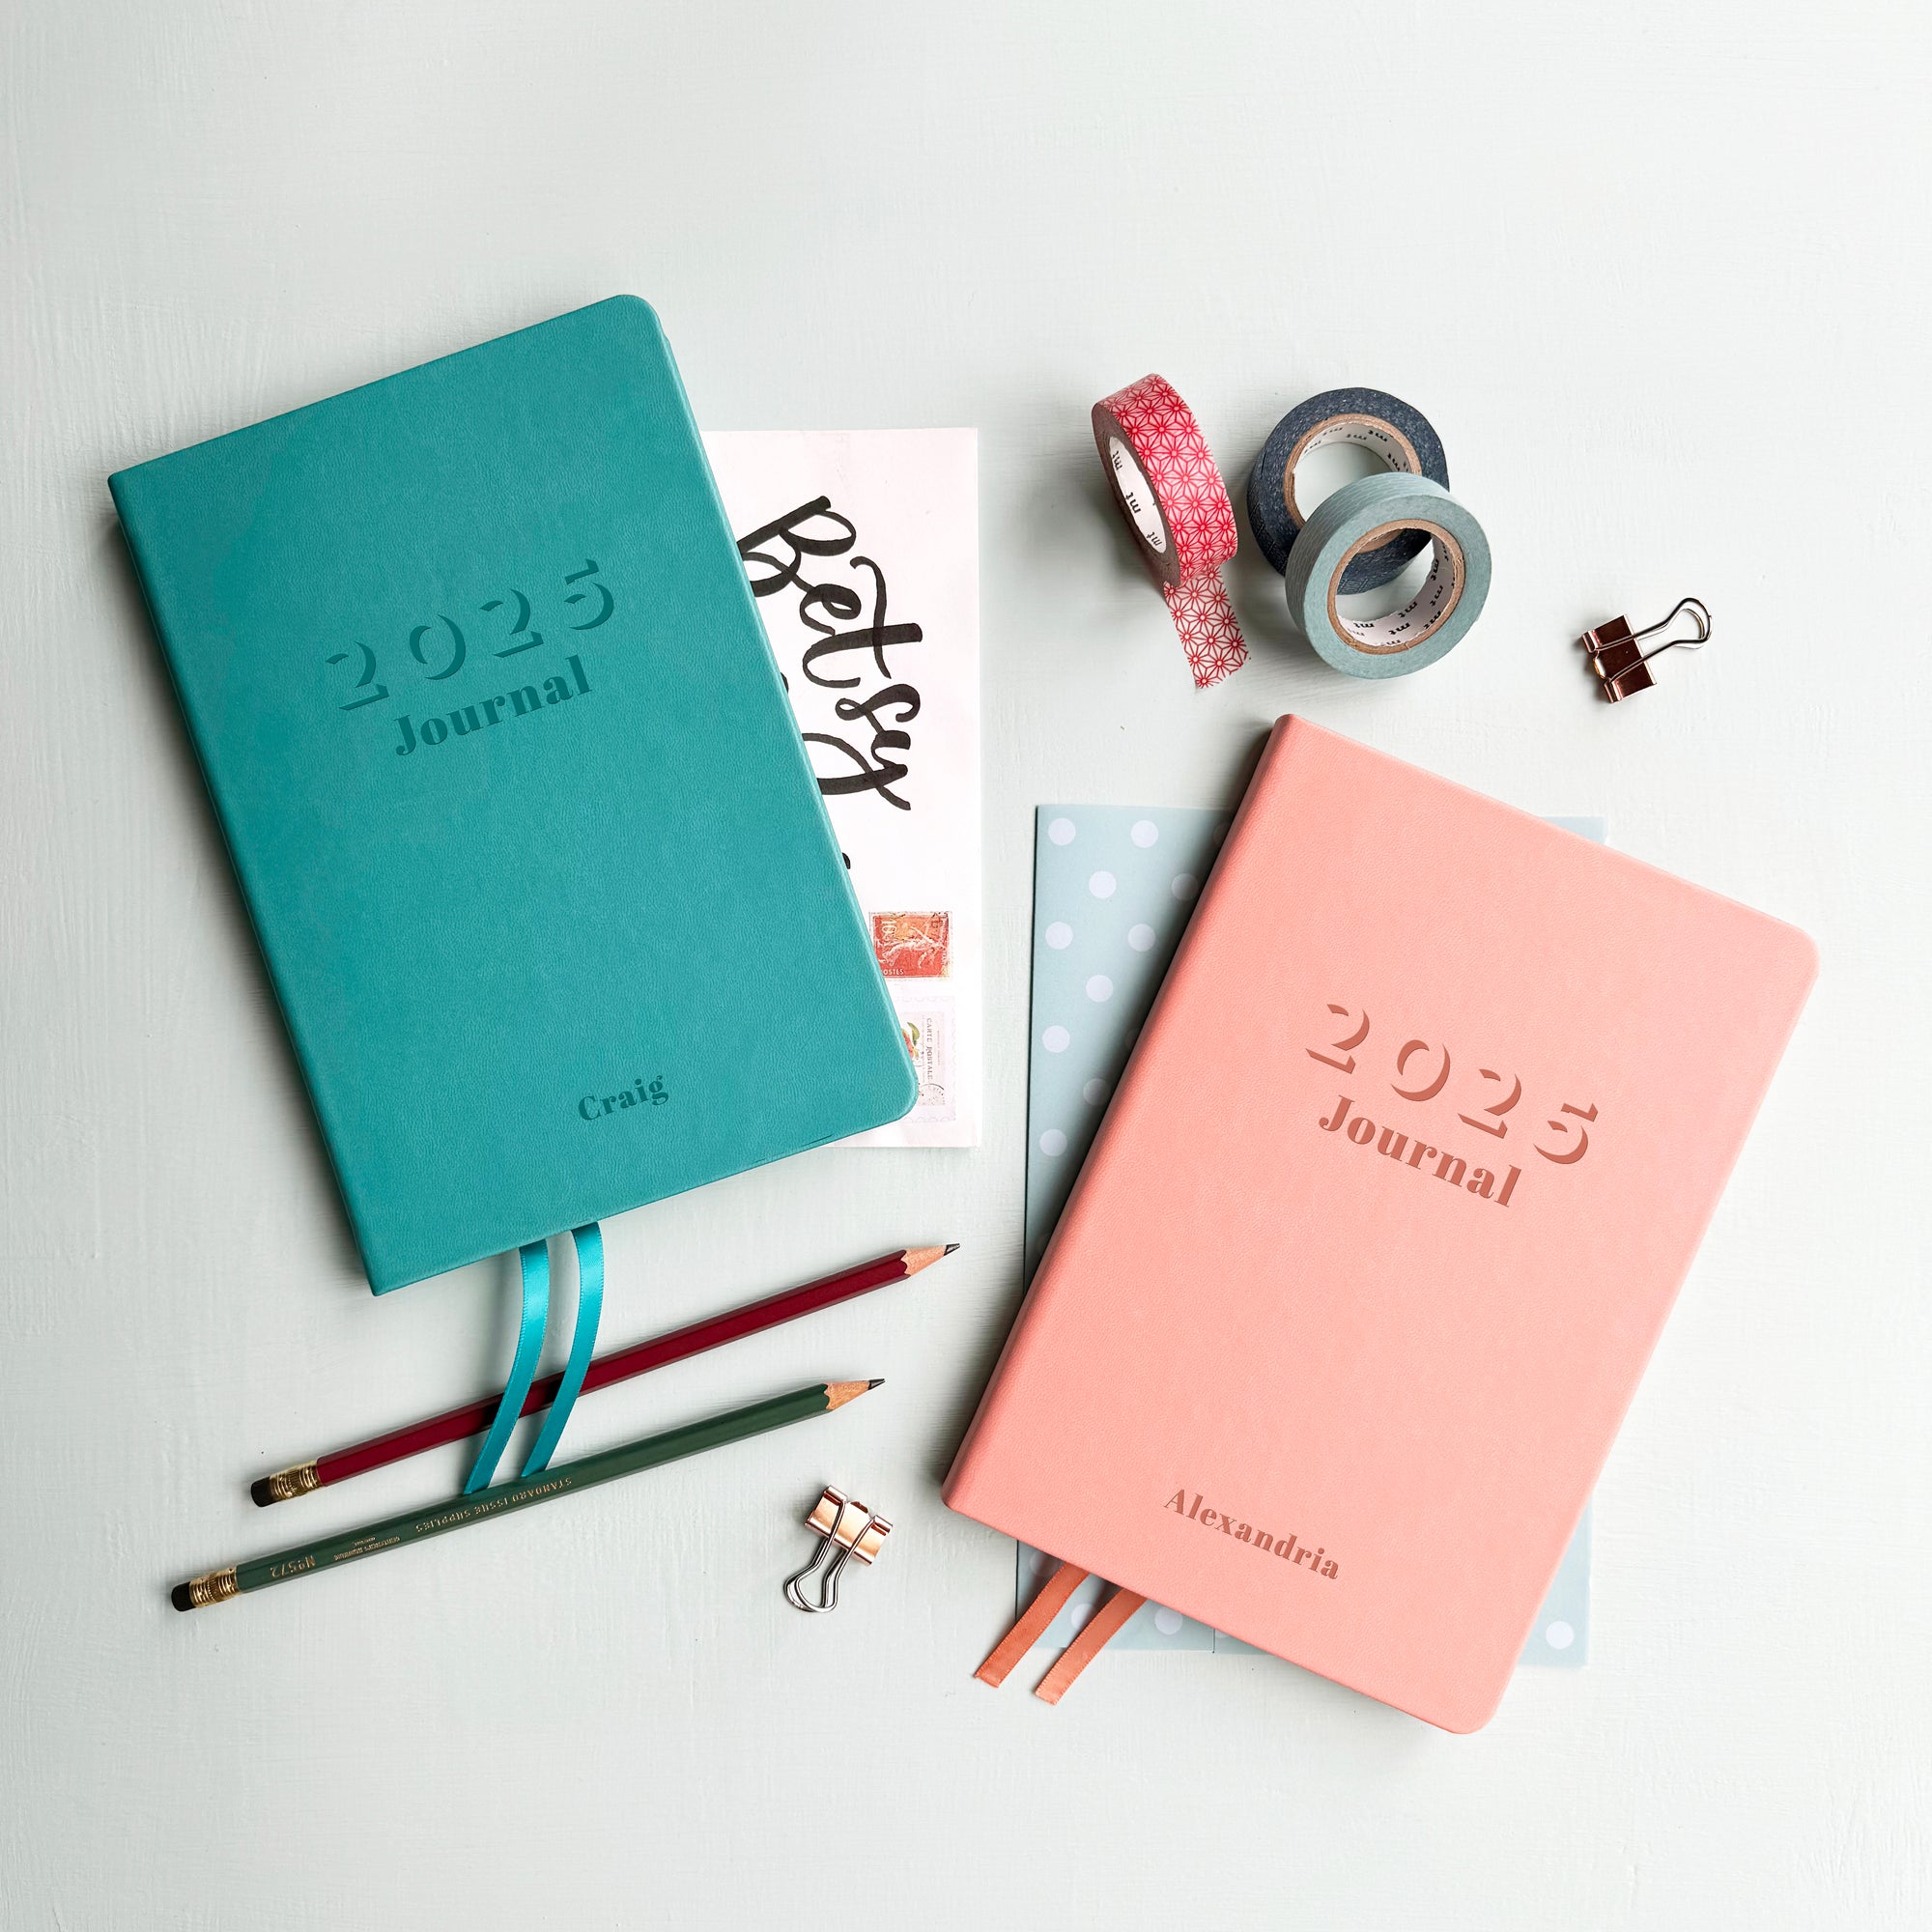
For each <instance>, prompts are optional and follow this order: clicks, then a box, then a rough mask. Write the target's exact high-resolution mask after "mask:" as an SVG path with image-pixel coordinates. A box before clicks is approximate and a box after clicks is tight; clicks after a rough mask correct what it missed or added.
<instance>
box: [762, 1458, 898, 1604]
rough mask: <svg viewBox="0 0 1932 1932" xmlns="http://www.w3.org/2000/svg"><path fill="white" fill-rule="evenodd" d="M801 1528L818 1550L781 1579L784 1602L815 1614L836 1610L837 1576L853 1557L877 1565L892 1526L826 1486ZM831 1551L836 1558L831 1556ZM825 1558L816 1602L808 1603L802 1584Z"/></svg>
mask: <svg viewBox="0 0 1932 1932" xmlns="http://www.w3.org/2000/svg"><path fill="white" fill-rule="evenodd" d="M805 1526H806V1528H808V1529H810V1530H812V1531H814V1532H815V1533H816V1535H817V1537H818V1548H817V1550H816V1551H815V1552H814V1553H813V1555H812V1559H811V1561H810V1563H808V1564H807V1565H806V1566H805V1568H804V1569H803V1570H795V1571H793V1573H792V1574H791V1575H790V1576H789V1577H786V1578H785V1602H786V1603H788V1604H789V1605H791V1606H792V1608H793V1609H795V1610H806V1611H809V1612H810V1613H811V1614H813V1615H816V1614H817V1613H818V1612H819V1611H820V1610H836V1609H837V1608H838V1573H839V1572H840V1571H841V1570H843V1569H844V1567H845V1566H846V1564H847V1563H849V1562H851V1561H852V1559H853V1558H854V1557H857V1558H858V1560H859V1561H860V1562H861V1563H864V1564H867V1565H870V1564H872V1563H875V1562H877V1561H878V1556H879V1551H880V1549H881V1548H884V1547H885V1541H886V1538H887V1537H889V1536H890V1535H891V1534H892V1533H893V1526H892V1524H891V1523H889V1522H888V1521H887V1520H885V1518H884V1517H882V1516H875V1515H874V1514H873V1513H872V1512H871V1511H870V1510H869V1509H867V1507H866V1505H865V1504H864V1503H855V1502H853V1501H852V1500H851V1498H850V1497H849V1496H847V1495H846V1494H845V1492H844V1491H842V1490H835V1489H832V1488H830V1487H829V1486H828V1487H827V1489H826V1491H825V1493H824V1494H823V1495H821V1496H820V1497H819V1499H818V1500H817V1502H815V1503H814V1504H813V1505H812V1508H811V1514H810V1516H808V1517H807V1518H806V1520H805ZM835 1550H836V1551H837V1552H838V1554H837V1555H834V1554H833V1552H834V1551H835ZM828 1556H831V1557H832V1562H831V1564H830V1566H829V1567H828V1568H827V1569H826V1571H825V1573H824V1575H822V1576H821V1577H819V1579H818V1601H817V1602H816V1603H812V1602H811V1601H810V1600H809V1599H808V1598H807V1596H806V1593H805V1588H804V1584H805V1581H806V1578H807V1577H810V1575H811V1574H812V1572H813V1571H815V1570H816V1569H817V1568H818V1566H819V1565H820V1564H821V1563H823V1562H824V1561H825V1559H826V1558H827V1557H828Z"/></svg>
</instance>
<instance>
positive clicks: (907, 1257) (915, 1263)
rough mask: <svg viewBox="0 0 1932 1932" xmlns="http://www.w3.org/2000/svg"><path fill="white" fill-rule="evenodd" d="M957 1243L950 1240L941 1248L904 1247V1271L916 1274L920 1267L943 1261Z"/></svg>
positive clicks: (927, 1266)
mask: <svg viewBox="0 0 1932 1932" xmlns="http://www.w3.org/2000/svg"><path fill="white" fill-rule="evenodd" d="M958 1245H959V1243H958V1242H957V1241H952V1242H950V1243H948V1245H947V1246H945V1247H943V1248H908V1249H906V1251H905V1254H904V1256H903V1260H904V1263H905V1271H906V1273H907V1274H917V1273H918V1272H919V1271H920V1269H921V1268H929V1267H930V1266H931V1265H932V1264H933V1263H934V1262H937V1261H944V1260H945V1259H946V1257H947V1256H948V1255H950V1254H951V1253H952V1250H953V1249H954V1248H956V1247H957V1246H958Z"/></svg>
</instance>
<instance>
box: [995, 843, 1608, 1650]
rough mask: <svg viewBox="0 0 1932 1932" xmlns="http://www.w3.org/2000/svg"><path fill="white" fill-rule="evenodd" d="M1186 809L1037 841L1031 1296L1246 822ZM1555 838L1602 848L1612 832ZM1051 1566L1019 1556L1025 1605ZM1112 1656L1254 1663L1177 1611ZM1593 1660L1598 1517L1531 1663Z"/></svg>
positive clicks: (1552, 1590) (1131, 1628)
mask: <svg viewBox="0 0 1932 1932" xmlns="http://www.w3.org/2000/svg"><path fill="white" fill-rule="evenodd" d="M1233 820H1234V814H1233V813H1232V812H1226V811H1201V810H1189V809H1186V808H1182V807H1172V806H1114V805H1043V806H1041V807H1040V808H1039V813H1038V818H1037V824H1036V827H1035V841H1034V875H1033V878H1034V885H1033V1031H1032V1035H1031V1038H1032V1042H1033V1044H1032V1054H1031V1062H1030V1065H1029V1069H1028V1078H1027V1178H1026V1271H1027V1279H1028V1280H1029V1281H1031V1280H1032V1278H1033V1271H1034V1269H1035V1268H1037V1266H1038V1265H1039V1260H1040V1257H1041V1256H1042V1255H1043V1254H1044V1253H1045V1252H1046V1243H1047V1239H1048V1237H1049V1236H1051V1235H1052V1233H1053V1229H1054V1224H1055V1223H1056V1222H1057V1221H1058V1220H1059V1219H1060V1210H1061V1209H1062V1208H1064V1207H1065V1205H1066V1197H1067V1195H1068V1194H1069V1193H1071V1191H1072V1188H1073V1181H1074V1178H1075V1177H1076V1176H1077V1175H1078V1174H1079V1172H1080V1163H1081V1162H1082V1161H1083V1160H1085V1159H1086V1157H1087V1150H1088V1148H1089V1147H1090V1146H1092V1144H1093V1140H1094V1130H1095V1129H1096V1128H1097V1127H1098V1126H1099V1124H1100V1118H1101V1116H1102V1115H1103V1114H1104V1113H1105V1112H1106V1110H1107V1102H1108V1100H1109V1098H1110V1097H1111V1096H1112V1094H1113V1091H1114V1083H1115V1081H1117V1080H1118V1079H1119V1078H1120V1076H1121V1072H1122V1068H1123V1067H1124V1066H1125V1065H1126V1064H1127V1056H1128V1054H1129V1053H1130V1052H1131V1051H1132V1050H1133V1044H1134V1039H1135V1037H1136V1036H1137V1035H1138V1034H1139V1033H1140V1030H1141V1023H1142V1021H1144V1020H1145V1019H1146V1018H1147V1016H1148V1010H1149V1009H1150V1008H1151V1006H1152V1005H1153V997H1154V994H1155V993H1156V992H1158V991H1159V989H1160V982H1161V980H1162V979H1163V978H1164V977H1165V976H1166V973H1167V966H1168V961H1169V960H1170V959H1172V958H1173V957H1174V949H1175V948H1176V947H1177V946H1178V945H1179V942H1180V935H1181V933H1182V931H1183V930H1184V929H1185V928H1186V925H1187V920H1188V915H1189V914H1190V913H1191V912H1192V911H1193V908H1194V901H1195V899H1196V897H1197V896H1198V895H1199V894H1200V891H1201V888H1202V886H1203V884H1204V883H1205V882H1206V880H1207V877H1208V871H1209V869H1210V868H1211V867H1212V866H1213V864H1214V855H1215V853H1216V852H1217V851H1219V850H1220V845H1221V840H1222V838H1223V837H1224V836H1225V835H1226V833H1227V830H1228V827H1229V825H1230V824H1232V823H1233ZM1550 823H1551V824H1553V825H1560V826H1562V827H1564V828H1565V829H1566V830H1567V831H1571V832H1577V833H1580V834H1581V835H1582V836H1583V837H1584V838H1594V839H1596V840H1597V841H1598V842H1599V843H1602V842H1603V840H1604V838H1605V824H1604V821H1603V820H1602V819H1601V818H1554V819H1551V820H1550ZM1052 1569H1053V1558H1052V1557H1051V1556H1048V1555H1045V1554H1043V1553H1042V1552H1040V1551H1039V1550H1037V1549H1031V1548H1028V1547H1027V1546H1026V1545H1025V1544H1021V1545H1020V1547H1019V1569H1018V1578H1017V1595H1018V1600H1019V1605H1020V1606H1021V1607H1024V1606H1025V1605H1026V1604H1027V1603H1028V1602H1029V1601H1031V1599H1032V1597H1033V1594H1034V1592H1035V1590H1036V1589H1037V1588H1038V1586H1039V1584H1040V1582H1041V1581H1042V1580H1043V1579H1044V1577H1046V1576H1047V1575H1048V1574H1050V1573H1051V1571H1052ZM1105 1587H1106V1586H1105V1585H1104V1584H1102V1583H1101V1582H1100V1580H1099V1579H1098V1578H1097V1577H1089V1578H1088V1580H1087V1581H1086V1582H1085V1583H1083V1584H1082V1585H1081V1586H1080V1588H1079V1589H1078V1590H1077V1591H1075V1592H1074V1594H1073V1596H1072V1598H1071V1599H1070V1600H1069V1602H1068V1603H1067V1605H1066V1606H1065V1608H1064V1609H1063V1610H1062V1611H1061V1613H1060V1615H1059V1616H1058V1617H1057V1618H1056V1619H1055V1620H1054V1622H1053V1623H1052V1625H1051V1626H1050V1627H1049V1629H1048V1631H1047V1634H1046V1636H1045V1637H1044V1638H1043V1639H1042V1641H1043V1642H1044V1643H1045V1644H1046V1645H1047V1646H1048V1647H1050V1648H1052V1649H1055V1650H1064V1649H1065V1647H1066V1645H1067V1644H1069V1643H1070V1642H1072V1640H1073V1635H1074V1633H1075V1632H1076V1631H1078V1630H1079V1628H1080V1626H1081V1625H1082V1624H1083V1623H1085V1622H1086V1620H1087V1619H1088V1618H1089V1617H1090V1616H1092V1615H1093V1613H1094V1605H1095V1604H1096V1603H1097V1602H1098V1600H1099V1598H1100V1596H1101V1594H1102V1591H1103V1590H1104V1588H1105ZM1108 1648H1109V1649H1110V1650H1213V1651H1253V1650H1254V1645H1252V1644H1247V1643H1243V1642H1242V1641H1241V1640H1240V1639H1239V1638H1238V1637H1232V1636H1228V1635H1226V1634H1223V1633H1221V1632H1218V1631H1213V1630H1209V1629H1208V1626H1207V1625H1206V1624H1201V1623H1196V1622H1195V1621H1194V1620H1193V1618H1191V1617H1184V1616H1182V1615H1181V1614H1180V1613H1179V1611H1178V1610H1170V1609H1167V1608H1164V1607H1163V1606H1162V1605H1159V1604H1144V1605H1142V1606H1141V1607H1140V1609H1138V1610H1137V1611H1135V1613H1134V1615H1133V1617H1132V1618H1131V1619H1130V1620H1129V1622H1128V1623H1127V1624H1126V1626H1125V1627H1124V1628H1123V1629H1122V1631H1121V1633H1120V1634H1119V1635H1117V1636H1116V1637H1115V1638H1114V1640H1113V1642H1112V1643H1111V1644H1109V1646H1108ZM1589 1648H1590V1515H1589V1512H1588V1511H1587V1510H1585V1511H1584V1513H1583V1520H1582V1521H1581V1522H1579V1523H1578V1524H1577V1534H1576V1536H1575V1537H1574V1538H1573V1539H1572V1540H1571V1544H1570V1548H1569V1549H1568V1551H1567V1552H1566V1553H1565V1555H1564V1558H1563V1562H1562V1565H1561V1567H1560V1568H1559V1569H1558V1570H1557V1573H1556V1578H1555V1581H1554V1582H1552V1583H1551V1585H1550V1586H1549V1595H1548V1598H1546V1599H1545V1601H1544V1605H1543V1608H1542V1610H1541V1611H1540V1612H1539V1613H1538V1616H1537V1619H1536V1625H1535V1628H1534V1629H1533V1630H1532V1632H1531V1634H1530V1638H1529V1642H1528V1644H1527V1645H1526V1646H1525V1648H1524V1650H1523V1654H1522V1657H1521V1660H1520V1662H1522V1663H1525V1664H1553V1665H1557V1666H1559V1667H1561V1668H1564V1669H1572V1670H1574V1669H1577V1668H1578V1667H1580V1666H1581V1665H1582V1664H1583V1663H1584V1662H1586V1661H1587V1658H1588V1655H1589Z"/></svg>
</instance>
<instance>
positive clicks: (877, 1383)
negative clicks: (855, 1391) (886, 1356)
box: [866, 1376, 886, 1389]
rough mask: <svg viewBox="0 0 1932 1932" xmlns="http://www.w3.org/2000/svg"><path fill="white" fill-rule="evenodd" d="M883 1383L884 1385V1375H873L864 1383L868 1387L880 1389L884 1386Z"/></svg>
mask: <svg viewBox="0 0 1932 1932" xmlns="http://www.w3.org/2000/svg"><path fill="white" fill-rule="evenodd" d="M885 1385H886V1378H885V1377H884V1376H874V1377H873V1378H872V1379H871V1380H870V1381H868V1382H867V1384H866V1386H867V1388H868V1389H882V1388H884V1387H885Z"/></svg>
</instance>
